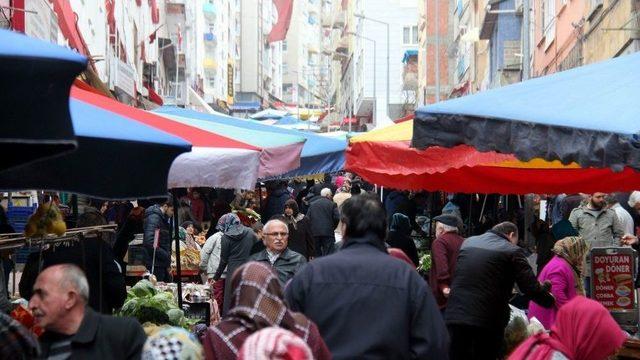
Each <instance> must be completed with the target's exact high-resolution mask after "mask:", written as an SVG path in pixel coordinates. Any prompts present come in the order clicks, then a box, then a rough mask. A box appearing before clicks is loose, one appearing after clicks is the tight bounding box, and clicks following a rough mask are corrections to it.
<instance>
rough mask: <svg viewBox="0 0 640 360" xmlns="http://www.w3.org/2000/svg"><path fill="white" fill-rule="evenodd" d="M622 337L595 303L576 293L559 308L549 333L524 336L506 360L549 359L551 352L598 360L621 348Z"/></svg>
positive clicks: (616, 326) (608, 315)
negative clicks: (525, 338) (527, 337)
mask: <svg viewBox="0 0 640 360" xmlns="http://www.w3.org/2000/svg"><path fill="white" fill-rule="evenodd" d="M625 339H626V336H625V335H624V333H623V332H622V329H620V326H619V325H618V324H617V323H616V322H615V320H613V317H611V314H609V311H608V310H607V309H606V308H605V307H604V306H602V305H601V304H600V303H599V302H596V301H593V300H590V299H587V298H585V297H583V296H576V297H575V298H574V299H573V300H571V301H569V302H568V303H567V304H565V305H564V306H563V307H562V308H560V311H558V317H557V319H556V323H555V325H554V326H553V327H552V328H551V334H550V335H547V334H538V335H536V336H533V337H531V338H529V339H527V340H526V341H525V342H524V343H522V344H521V345H520V346H518V348H517V349H516V351H514V352H513V354H511V356H509V360H525V359H526V360H549V359H551V356H552V355H553V352H554V351H558V352H561V353H563V354H564V355H565V356H566V357H568V358H569V359H571V360H602V359H606V358H607V357H609V356H611V355H613V354H614V353H615V352H616V350H618V349H619V348H620V347H622V344H623V343H624V341H625Z"/></svg>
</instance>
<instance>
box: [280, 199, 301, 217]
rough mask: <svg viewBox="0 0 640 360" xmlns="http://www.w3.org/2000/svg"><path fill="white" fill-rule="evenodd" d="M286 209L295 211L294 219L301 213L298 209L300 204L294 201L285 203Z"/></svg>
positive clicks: (290, 200)
mask: <svg viewBox="0 0 640 360" xmlns="http://www.w3.org/2000/svg"><path fill="white" fill-rule="evenodd" d="M284 208H285V209H286V208H289V209H291V210H293V217H296V216H298V214H299V213H300V210H299V209H298V203H297V202H296V201H295V200H293V199H289V200H287V201H286V202H285V203H284Z"/></svg>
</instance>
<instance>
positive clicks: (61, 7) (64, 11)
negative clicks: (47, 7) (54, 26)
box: [52, 0, 91, 57]
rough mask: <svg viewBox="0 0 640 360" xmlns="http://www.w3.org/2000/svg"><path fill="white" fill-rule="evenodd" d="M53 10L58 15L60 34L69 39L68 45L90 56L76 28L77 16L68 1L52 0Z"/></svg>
mask: <svg viewBox="0 0 640 360" xmlns="http://www.w3.org/2000/svg"><path fill="white" fill-rule="evenodd" d="M52 3H53V11H54V12H55V13H56V15H57V16H58V25H59V26H60V31H62V35H64V37H65V38H66V39H67V40H68V41H69V45H70V46H71V47H72V48H74V49H76V50H77V51H78V52H79V53H80V54H82V55H85V56H87V57H91V54H89V50H88V48H87V44H86V43H85V42H84V39H83V38H82V34H80V31H79V30H78V25H77V16H76V13H75V12H73V9H72V8H71V4H70V3H69V1H65V0H53V1H52Z"/></svg>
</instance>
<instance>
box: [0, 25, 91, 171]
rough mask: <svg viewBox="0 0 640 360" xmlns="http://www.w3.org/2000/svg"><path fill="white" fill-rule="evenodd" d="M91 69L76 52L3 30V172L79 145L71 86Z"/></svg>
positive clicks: (0, 34)
mask: <svg viewBox="0 0 640 360" xmlns="http://www.w3.org/2000/svg"><path fill="white" fill-rule="evenodd" d="M86 67H87V59H86V58H85V57H84V56H82V55H79V54H78V53H76V52H73V51H71V50H68V49H65V48H63V47H61V46H57V45H54V44H51V43H47V42H44V41H41V40H37V39H34V38H30V37H28V36H25V35H22V34H19V33H15V32H12V31H7V30H0V94H2V96H1V97H0V109H1V110H0V119H1V121H0V153H2V154H3V155H2V156H1V157H0V171H2V170H4V169H7V168H10V167H12V166H16V165H20V164H25V163H28V162H30V161H33V160H36V159H39V158H42V157H47V156H52V155H56V154H59V153H61V152H65V151H70V150H73V149H75V148H76V144H77V143H76V139H75V136H74V133H73V126H72V125H71V119H70V117H69V89H70V87H71V84H72V83H73V80H74V79H75V77H76V76H77V75H78V74H79V73H80V72H81V71H82V70H84V69H85V68H86Z"/></svg>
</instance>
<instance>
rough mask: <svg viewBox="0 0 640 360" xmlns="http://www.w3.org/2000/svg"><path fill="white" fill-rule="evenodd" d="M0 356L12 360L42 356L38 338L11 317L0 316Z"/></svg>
mask: <svg viewBox="0 0 640 360" xmlns="http://www.w3.org/2000/svg"><path fill="white" fill-rule="evenodd" d="M0 354H5V356H8V357H7V358H12V359H35V358H38V357H39V355H40V346H39V345H38V340H37V339H36V337H35V336H34V335H33V334H32V333H31V332H30V331H29V330H27V329H26V328H25V327H24V326H22V324H20V323H19V322H18V321H16V320H14V319H12V318H11V317H10V316H9V315H6V314H0Z"/></svg>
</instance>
